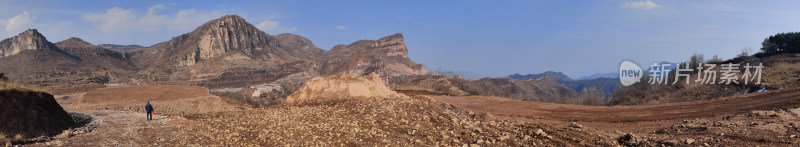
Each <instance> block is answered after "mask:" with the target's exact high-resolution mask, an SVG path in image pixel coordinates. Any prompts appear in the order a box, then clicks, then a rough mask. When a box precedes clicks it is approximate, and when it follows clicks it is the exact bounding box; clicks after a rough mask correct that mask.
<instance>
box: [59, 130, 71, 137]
mask: <svg viewBox="0 0 800 147" xmlns="http://www.w3.org/2000/svg"><path fill="white" fill-rule="evenodd" d="M71 135H72V132H71V131H69V130H64V131H63V132H61V134H58V135H56V137H55V138H58V139H66V138H69V136H71Z"/></svg>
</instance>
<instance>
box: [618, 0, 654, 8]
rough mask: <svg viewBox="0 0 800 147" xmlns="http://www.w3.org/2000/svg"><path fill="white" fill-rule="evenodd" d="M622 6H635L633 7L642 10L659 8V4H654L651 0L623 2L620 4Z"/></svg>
mask: <svg viewBox="0 0 800 147" xmlns="http://www.w3.org/2000/svg"><path fill="white" fill-rule="evenodd" d="M621 7H622V8H635V9H644V10H651V9H656V8H661V5H658V4H656V3H655V2H653V1H650V0H645V1H637V2H625V3H623V4H622V6H621Z"/></svg>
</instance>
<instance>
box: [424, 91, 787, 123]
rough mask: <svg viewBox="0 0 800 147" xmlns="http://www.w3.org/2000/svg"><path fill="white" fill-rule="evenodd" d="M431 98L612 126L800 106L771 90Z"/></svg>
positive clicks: (481, 109)
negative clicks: (708, 96) (663, 97)
mask: <svg viewBox="0 0 800 147" xmlns="http://www.w3.org/2000/svg"><path fill="white" fill-rule="evenodd" d="M432 97H433V98H434V99H435V100H437V101H441V102H445V103H449V104H454V105H457V106H462V107H464V108H467V109H470V110H473V111H479V112H488V113H492V114H495V115H500V116H511V117H524V118H545V119H553V120H563V121H583V122H612V123H613V122H640V121H659V120H675V119H691V118H698V117H715V116H721V115H730V114H738V113H743V112H749V111H752V110H777V109H789V108H797V107H798V106H800V89H787V90H778V91H769V92H763V93H757V94H747V95H740V96H733V97H726V98H721V99H715V100H709V101H694V102H684V103H670V104H659V105H641V106H579V105H565V104H552V103H542V102H529V101H517V100H510V99H505V98H496V97H479V96H468V97H451V96H432Z"/></svg>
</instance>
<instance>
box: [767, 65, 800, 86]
mask: <svg viewBox="0 0 800 147" xmlns="http://www.w3.org/2000/svg"><path fill="white" fill-rule="evenodd" d="M761 77H762V79H761V82H762V85H764V86H768V87H773V88H780V87H797V86H800V80H798V78H800V63H776V64H773V65H769V66H768V67H767V68H765V69H764V70H763V75H762V76H761Z"/></svg>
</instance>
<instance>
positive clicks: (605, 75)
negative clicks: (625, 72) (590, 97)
mask: <svg viewBox="0 0 800 147" xmlns="http://www.w3.org/2000/svg"><path fill="white" fill-rule="evenodd" d="M618 77H619V73H616V72H612V73H595V74H592V75H588V76H583V77H580V78H577V79H576V80H589V79H597V78H618Z"/></svg>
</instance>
